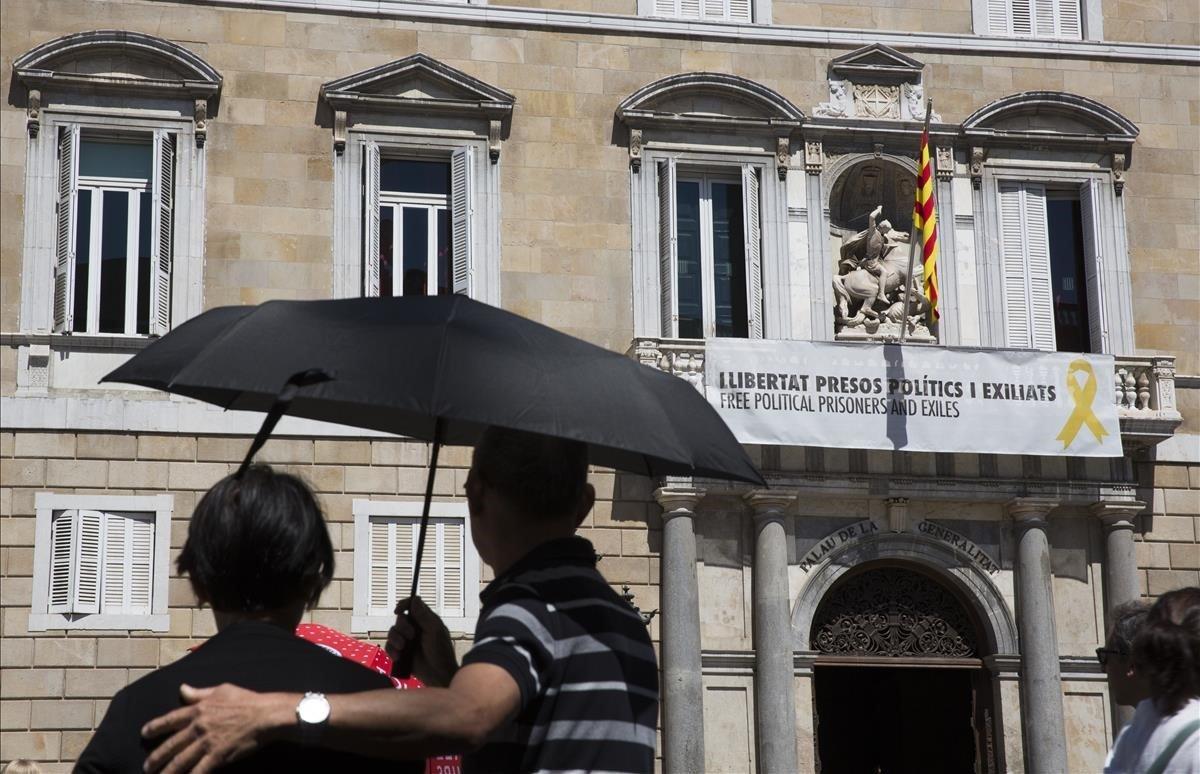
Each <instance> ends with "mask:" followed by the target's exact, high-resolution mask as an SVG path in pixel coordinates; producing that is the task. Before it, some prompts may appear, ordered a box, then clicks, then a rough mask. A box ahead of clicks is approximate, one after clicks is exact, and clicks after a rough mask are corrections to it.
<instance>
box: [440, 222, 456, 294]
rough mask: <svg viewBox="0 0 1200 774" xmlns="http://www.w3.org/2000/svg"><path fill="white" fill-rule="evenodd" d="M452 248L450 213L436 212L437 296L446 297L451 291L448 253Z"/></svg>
mask: <svg viewBox="0 0 1200 774" xmlns="http://www.w3.org/2000/svg"><path fill="white" fill-rule="evenodd" d="M452 250H453V247H452V245H451V242H450V211H449V210H445V209H440V210H438V211H437V261H438V266H437V272H438V295H439V296H448V295H450V293H451V291H452V290H453V287H454V286H453V283H452V282H451V281H450V252H451V251H452Z"/></svg>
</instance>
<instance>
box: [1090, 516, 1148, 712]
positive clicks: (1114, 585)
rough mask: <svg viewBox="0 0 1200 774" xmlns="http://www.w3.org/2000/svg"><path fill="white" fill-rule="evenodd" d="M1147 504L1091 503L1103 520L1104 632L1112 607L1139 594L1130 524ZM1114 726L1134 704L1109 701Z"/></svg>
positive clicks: (1139, 585) (1110, 620)
mask: <svg viewBox="0 0 1200 774" xmlns="http://www.w3.org/2000/svg"><path fill="white" fill-rule="evenodd" d="M1145 508H1146V504H1145V503H1141V502H1135V501H1127V502H1099V503H1096V504H1094V505H1093V506H1092V513H1094V514H1095V515H1096V516H1097V517H1098V518H1099V519H1100V521H1101V522H1102V523H1103V524H1104V610H1105V613H1106V617H1105V630H1106V632H1105V634H1104V635H1102V636H1103V637H1107V628H1108V626H1111V625H1112V611H1113V608H1115V607H1116V606H1117V605H1120V604H1122V603H1124V602H1132V601H1133V600H1135V599H1138V598H1139V597H1141V595H1142V589H1141V583H1140V582H1139V581H1138V569H1137V555H1136V552H1135V551H1134V545H1133V526H1134V520H1135V519H1136V518H1137V515H1138V514H1139V513H1141V512H1142V511H1143V510H1145ZM1112 710H1113V719H1114V720H1115V721H1116V723H1115V724H1114V729H1115V730H1116V731H1119V730H1120V729H1121V728H1122V727H1123V726H1125V725H1126V724H1127V723H1129V721H1131V720H1133V707H1129V706H1126V705H1124V704H1117V703H1116V702H1115V701H1114V702H1113V703H1112Z"/></svg>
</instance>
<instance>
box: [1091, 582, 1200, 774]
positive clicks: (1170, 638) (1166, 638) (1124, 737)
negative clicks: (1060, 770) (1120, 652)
mask: <svg viewBox="0 0 1200 774" xmlns="http://www.w3.org/2000/svg"><path fill="white" fill-rule="evenodd" d="M1133 665H1134V668H1135V669H1136V670H1137V672H1138V674H1139V675H1141V676H1142V678H1144V679H1145V680H1146V682H1147V683H1148V684H1149V686H1150V696H1151V698H1149V699H1146V700H1145V701H1143V702H1141V703H1140V704H1138V707H1137V711H1136V712H1135V713H1134V716H1133V720H1132V721H1131V722H1130V724H1129V725H1128V726H1126V727H1125V729H1124V730H1123V731H1122V732H1121V736H1120V737H1118V738H1117V743H1116V745H1114V746H1113V751H1112V754H1111V756H1110V758H1109V763H1108V765H1107V766H1106V767H1105V769H1104V771H1105V773H1106V774H1127V773H1128V774H1196V773H1197V772H1200V588H1196V587H1194V586H1192V587H1188V588H1182V589H1176V590H1175V591H1169V592H1167V593H1166V594H1163V595H1162V596H1161V597H1159V598H1158V601H1157V602H1155V603H1154V606H1153V607H1151V608H1150V612H1149V613H1148V614H1147V615H1146V621H1145V623H1144V624H1143V625H1142V627H1141V629H1140V630H1139V631H1138V634H1137V637H1135V638H1134V640H1133Z"/></svg>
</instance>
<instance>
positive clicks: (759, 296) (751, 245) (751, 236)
mask: <svg viewBox="0 0 1200 774" xmlns="http://www.w3.org/2000/svg"><path fill="white" fill-rule="evenodd" d="M761 213H762V206H761V191H760V186H759V181H758V170H757V169H755V168H754V167H753V166H751V165H750V164H746V165H744V166H742V222H743V224H744V228H743V229H742V233H743V234H745V238H746V310H747V317H748V318H749V320H748V322H749V328H750V338H752V339H761V338H762V337H763V282H762V220H761V217H762V214H761Z"/></svg>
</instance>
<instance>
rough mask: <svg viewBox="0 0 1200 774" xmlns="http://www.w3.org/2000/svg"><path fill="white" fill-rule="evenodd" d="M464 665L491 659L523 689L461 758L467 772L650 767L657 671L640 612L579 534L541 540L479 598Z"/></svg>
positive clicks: (635, 770) (640, 770)
mask: <svg viewBox="0 0 1200 774" xmlns="http://www.w3.org/2000/svg"><path fill="white" fill-rule="evenodd" d="M480 599H481V600H482V601H483V609H482V611H481V612H480V615H479V624H478V626H476V628H475V645H474V647H473V648H471V650H470V652H468V653H467V655H466V657H465V658H464V659H463V664H464V665H466V664H478V663H483V664H494V665H496V666H498V667H501V668H502V669H504V670H505V671H506V672H508V673H509V674H510V675H511V676H512V678H513V680H514V681H515V682H516V683H517V686H518V687H519V688H520V690H521V706H520V710H519V712H518V713H517V716H516V718H515V720H514V721H513V722H511V723H508V724H505V725H504V726H501V727H500V728H499V729H497V730H496V731H495V732H494V733H493V734H492V736H491V737H490V738H489V739H488V741H487V742H486V743H485V744H484V746H483V747H481V748H480V749H478V750H476V751H475V752H474V753H471V754H469V755H466V756H464V758H463V770H464V772H468V774H470V773H471V772H529V771H538V772H542V771H547V772H549V771H596V772H599V771H605V772H650V771H653V769H654V743H655V728H656V724H657V721H658V667H657V662H656V660H655V656H654V648H653V646H652V645H651V644H650V637H649V635H648V634H647V633H646V626H645V625H644V624H643V623H642V619H641V617H640V616H639V615H638V614H637V613H636V612H634V610H633V609H632V608H631V607H630V606H629V604H628V603H626V602H625V600H623V599H621V597H619V596H617V594H616V592H614V591H613V590H612V588H611V587H610V586H609V585H608V582H607V581H605V580H604V577H603V576H602V575H600V573H599V572H597V571H596V555H595V552H594V551H593V549H592V544H591V543H589V542H588V541H587V540H584V539H583V538H580V537H570V538H565V539H561V540H553V541H550V542H548V543H545V544H543V545H541V546H538V547H537V548H535V549H534V550H533V551H531V552H530V553H529V554H527V555H526V556H525V557H524V558H522V559H521V560H520V561H519V562H517V563H516V564H515V565H513V567H511V568H510V569H509V570H508V571H507V572H505V573H504V574H503V575H501V576H500V577H498V578H496V580H494V581H492V583H490V584H489V585H488V587H487V588H486V589H484V591H483V594H482V595H480Z"/></svg>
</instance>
